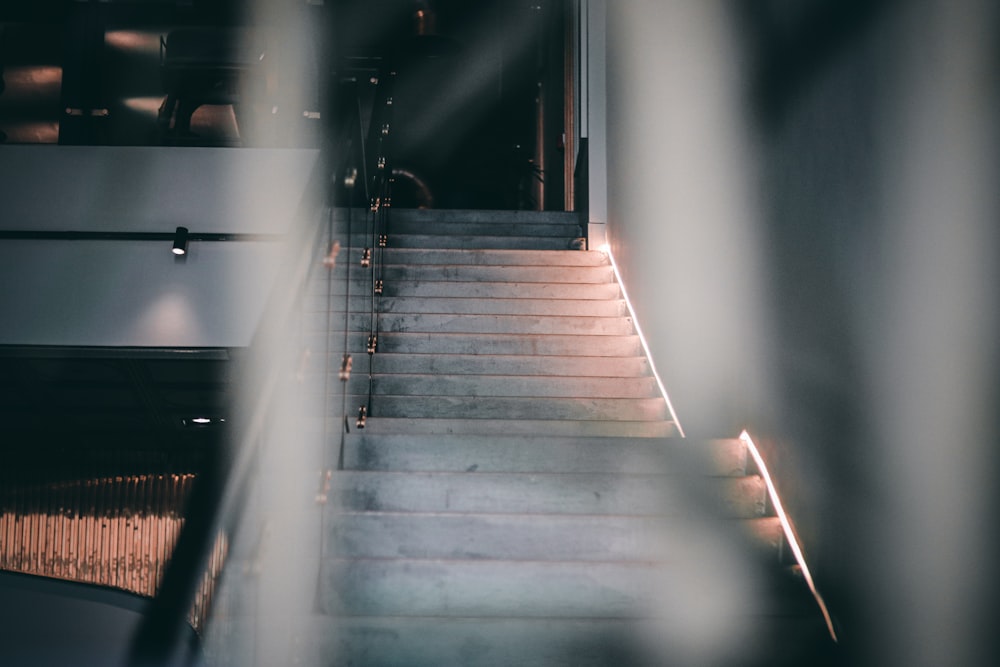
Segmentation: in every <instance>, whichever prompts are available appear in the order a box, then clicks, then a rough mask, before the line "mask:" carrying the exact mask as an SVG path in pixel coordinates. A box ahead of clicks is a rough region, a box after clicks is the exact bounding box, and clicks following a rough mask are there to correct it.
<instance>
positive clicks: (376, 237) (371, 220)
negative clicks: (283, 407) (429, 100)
mask: <svg viewBox="0 0 1000 667" xmlns="http://www.w3.org/2000/svg"><path fill="white" fill-rule="evenodd" d="M395 78H396V72H395V71H394V70H392V68H386V71H384V72H382V73H381V74H380V75H379V76H378V77H376V82H377V87H376V90H375V99H374V101H373V104H372V115H371V122H370V123H369V128H368V130H369V131H368V153H367V155H366V159H365V163H366V164H367V170H366V173H367V177H368V179H369V183H368V188H367V192H368V202H369V207H368V209H369V215H368V226H367V238H366V243H367V245H366V247H365V249H364V250H363V252H362V258H361V265H362V266H363V267H364V268H366V269H368V271H369V278H370V282H369V285H368V288H369V296H370V297H371V298H370V300H369V301H368V306H369V308H368V340H367V345H366V351H367V352H368V388H367V393H366V395H365V396H364V397H363V401H364V402H363V403H362V405H361V406H359V408H358V417H357V420H356V422H355V426H356V427H357V428H359V429H362V428H364V427H365V425H366V423H367V420H368V417H369V416H370V415H371V412H372V393H373V391H374V382H375V368H374V366H375V364H374V357H375V353H376V352H377V351H378V344H379V340H378V338H379V333H380V323H381V310H382V308H381V304H382V293H383V290H384V280H385V248H386V245H387V244H388V229H389V217H390V212H391V210H392V182H393V178H392V162H391V151H390V148H391V125H392V117H393V106H392V104H393V99H392V91H393V86H394V83H395ZM341 462H342V456H341Z"/></svg>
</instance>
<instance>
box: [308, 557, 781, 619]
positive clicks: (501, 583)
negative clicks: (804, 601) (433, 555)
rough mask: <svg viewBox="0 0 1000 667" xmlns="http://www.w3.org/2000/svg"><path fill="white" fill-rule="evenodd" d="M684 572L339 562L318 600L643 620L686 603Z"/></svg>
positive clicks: (400, 608)
mask: <svg viewBox="0 0 1000 667" xmlns="http://www.w3.org/2000/svg"><path fill="white" fill-rule="evenodd" d="M685 569H687V568H680V569H678V568H677V567H673V568H672V567H671V565H670V564H669V563H666V564H663V563H618V562H605V563H588V562H569V563H566V562H553V561H524V562H510V561H493V560H459V561H434V560H392V559H385V560H383V559H370V560H369V559H364V560H337V561H330V562H328V563H327V566H326V567H325V568H324V575H323V577H322V580H321V582H322V583H321V597H322V599H323V600H325V601H326V602H327V605H328V606H327V611H328V613H332V614H338V615H344V616H350V615H357V616H377V615H383V616H407V617H415V616H435V617H448V618H461V617H475V618H497V617H506V618H593V619H597V618H643V617H646V616H647V615H648V614H649V611H650V608H651V607H652V605H653V603H654V602H655V601H656V600H670V599H685V600H689V599H690V597H689V596H690V595H691V592H690V586H691V576H690V572H685V571H684V570H685ZM749 587H750V586H748V588H749ZM718 602H719V601H716V602H715V603H716V604H717V603H718ZM728 602H730V603H731V604H732V606H731V607H730V608H728V609H727V611H729V612H731V613H735V614H741V613H742V614H754V613H761V612H763V611H765V609H763V608H762V607H764V606H765V605H766V603H767V601H766V600H763V599H761V598H759V597H753V596H746V597H740V596H733V597H732V599H731V600H728Z"/></svg>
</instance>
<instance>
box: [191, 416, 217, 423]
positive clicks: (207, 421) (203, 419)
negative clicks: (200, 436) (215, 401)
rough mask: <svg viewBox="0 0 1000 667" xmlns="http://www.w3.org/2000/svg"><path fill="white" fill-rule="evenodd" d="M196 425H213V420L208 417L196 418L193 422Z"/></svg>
mask: <svg viewBox="0 0 1000 667" xmlns="http://www.w3.org/2000/svg"><path fill="white" fill-rule="evenodd" d="M191 421H192V422H194V423H195V424H211V423H212V420H211V419H210V418H208V417H195V418H194V419H192V420H191Z"/></svg>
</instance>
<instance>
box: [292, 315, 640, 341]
mask: <svg viewBox="0 0 1000 667" xmlns="http://www.w3.org/2000/svg"><path fill="white" fill-rule="evenodd" d="M332 315H333V316H334V317H333V320H334V321H341V322H342V321H343V320H342V319H340V318H341V317H342V316H341V315H340V314H339V313H332ZM330 319H331V318H330V317H329V316H328V314H327V313H325V312H315V313H305V314H303V316H302V318H301V321H302V323H303V326H305V327H306V329H307V331H308V330H312V331H325V330H326V328H327V322H328V321H329V320H330ZM370 320H371V315H370V313H369V312H358V313H351V315H350V317H349V318H348V320H347V326H348V327H349V328H350V330H351V331H364V330H365V329H366V328H367V327H368V325H369V322H370ZM379 321H380V329H381V331H383V332H385V333H405V332H413V333H438V332H440V333H459V334H461V333H470V334H509V335H546V334H557V335H573V334H588V335H594V336H627V335H629V334H632V333H634V331H635V329H634V328H633V326H632V320H631V318H627V317H589V316H571V315H559V316H547V315H467V314H463V313H457V314H452V313H382V314H381V316H380V317H379Z"/></svg>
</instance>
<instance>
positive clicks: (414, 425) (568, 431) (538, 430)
mask: <svg viewBox="0 0 1000 667" xmlns="http://www.w3.org/2000/svg"><path fill="white" fill-rule="evenodd" d="M350 405H354V404H353V403H352V404H350ZM355 410H356V408H355ZM351 414H352V415H353V414H354V413H351ZM351 428H352V429H354V426H353V422H351ZM363 431H364V433H366V434H369V435H385V434H393V435H396V434H404V433H405V434H414V435H496V434H505V435H532V436H534V435H542V436H555V437H628V438H633V437H634V438H668V437H673V436H676V435H677V426H676V425H675V424H674V423H673V422H671V421H668V420H665V419H664V420H660V421H647V420H625V419H606V420H600V419H577V420H571V419H563V420H560V419H517V420H508V419H464V418H458V419H445V418H407V417H384V416H377V417H373V418H371V419H369V420H368V425H367V427H366V428H365V429H363ZM354 432H356V433H360V432H361V430H359V429H355V430H354Z"/></svg>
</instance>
